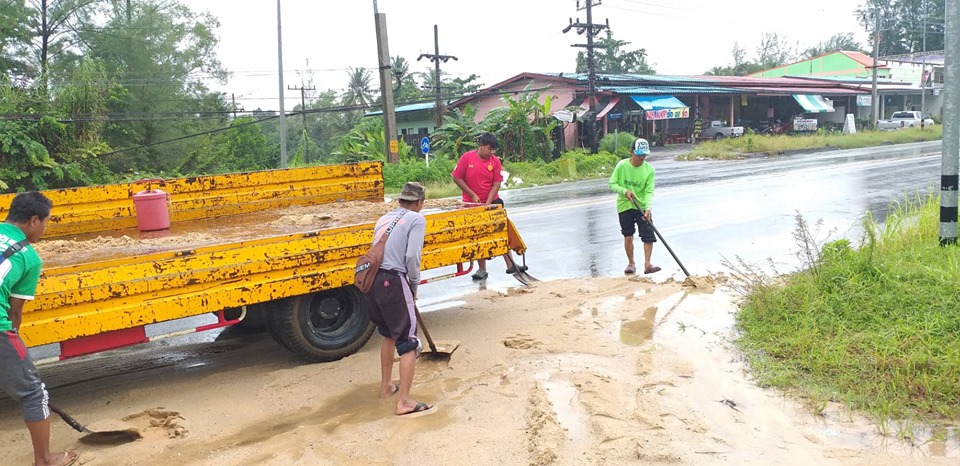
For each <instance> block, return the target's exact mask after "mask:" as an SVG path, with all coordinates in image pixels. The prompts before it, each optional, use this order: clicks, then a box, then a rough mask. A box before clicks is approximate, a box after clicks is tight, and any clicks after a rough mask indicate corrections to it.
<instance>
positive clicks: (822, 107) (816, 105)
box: [793, 94, 833, 113]
mask: <svg viewBox="0 0 960 466" xmlns="http://www.w3.org/2000/svg"><path fill="white" fill-rule="evenodd" d="M793 98H794V99H796V100H797V103H798V104H800V106H801V107H803V109H804V110H805V111H806V112H807V113H830V112H832V111H833V102H830V101H829V100H827V99H824V98H823V96H820V95H811V94H794V95H793Z"/></svg>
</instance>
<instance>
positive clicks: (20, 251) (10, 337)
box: [0, 191, 77, 466]
mask: <svg viewBox="0 0 960 466" xmlns="http://www.w3.org/2000/svg"><path fill="white" fill-rule="evenodd" d="M52 206H53V203H52V202H50V199H47V197H46V196H44V195H43V194H41V193H39V192H37V191H28V192H24V193H20V194H17V195H16V196H15V197H14V198H13V201H11V202H10V210H9V211H8V212H7V219H6V221H5V222H4V223H2V224H0V252H2V253H3V256H0V257H4V256H5V257H6V258H5V259H4V260H2V261H0V389H2V390H3V391H5V392H6V393H7V394H8V395H10V398H13V399H14V400H15V401H16V402H17V403H19V404H20V409H21V411H22V412H23V420H24V422H26V424H27V430H29V431H30V440H31V441H32V442H33V461H34V464H35V465H36V466H48V465H57V466H65V465H70V464H73V463H74V462H76V461H77V454H76V453H74V452H72V451H69V450H67V451H62V452H59V453H51V452H50V405H49V403H50V397H49V394H48V393H47V389H46V386H45V385H44V384H43V382H42V381H41V380H40V376H39V374H37V368H36V367H35V366H34V365H33V361H32V360H31V359H30V354H29V353H28V352H27V347H26V345H24V344H23V339H21V338H20V324H21V323H22V322H23V305H24V303H26V302H27V301H30V300H32V299H33V297H34V294H35V293H36V290H37V281H38V280H39V279H40V267H41V265H42V263H41V261H40V256H39V255H38V254H37V251H35V250H34V249H33V246H31V245H30V244H31V243H36V242H37V241H39V240H40V237H41V236H43V232H44V230H46V229H47V221H48V220H50V208H51V207H52Z"/></svg>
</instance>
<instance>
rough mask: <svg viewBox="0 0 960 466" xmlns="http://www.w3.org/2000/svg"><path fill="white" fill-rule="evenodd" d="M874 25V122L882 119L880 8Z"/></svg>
mask: <svg viewBox="0 0 960 466" xmlns="http://www.w3.org/2000/svg"><path fill="white" fill-rule="evenodd" d="M874 15H875V16H874V21H875V22H874V26H873V90H872V91H871V93H870V109H871V114H872V115H873V124H877V122H878V121H880V99H879V98H878V92H877V67H879V66H880V61H879V60H880V8H877V9H876V12H875V13H874Z"/></svg>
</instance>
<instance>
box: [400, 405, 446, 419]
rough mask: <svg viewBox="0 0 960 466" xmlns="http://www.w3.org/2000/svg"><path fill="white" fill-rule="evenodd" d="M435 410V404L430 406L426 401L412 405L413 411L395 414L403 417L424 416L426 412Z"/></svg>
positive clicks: (430, 412)
mask: <svg viewBox="0 0 960 466" xmlns="http://www.w3.org/2000/svg"><path fill="white" fill-rule="evenodd" d="M436 410H437V407H436V406H430V405H428V404H426V403H420V402H417V405H416V406H414V407H413V411H409V412H406V413H403V414H397V416H404V417H419V416H426V415H427V414H433V413H434V412H436Z"/></svg>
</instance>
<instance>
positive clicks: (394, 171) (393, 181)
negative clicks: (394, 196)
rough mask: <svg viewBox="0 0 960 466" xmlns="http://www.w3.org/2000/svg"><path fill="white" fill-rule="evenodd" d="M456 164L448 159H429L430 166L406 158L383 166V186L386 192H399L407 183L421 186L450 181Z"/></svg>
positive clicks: (440, 157)
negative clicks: (415, 182)
mask: <svg viewBox="0 0 960 466" xmlns="http://www.w3.org/2000/svg"><path fill="white" fill-rule="evenodd" d="M454 166H456V162H454V161H453V160H451V159H450V158H448V157H444V156H434V157H430V166H429V167H427V165H426V163H424V161H423V160H420V159H416V158H412V157H408V158H404V159H401V160H400V162H399V163H388V164H384V166H383V184H384V187H385V188H386V189H387V190H400V189H401V188H403V184H404V183H406V182H408V181H417V182H420V183H423V184H427V183H438V182H445V181H450V173H451V172H453V167H454Z"/></svg>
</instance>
